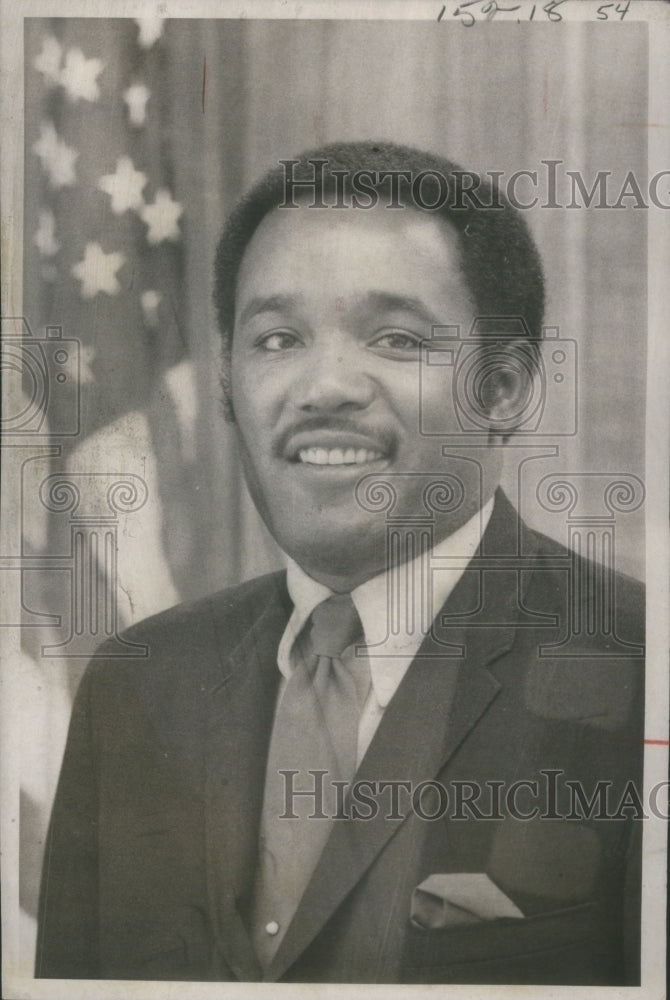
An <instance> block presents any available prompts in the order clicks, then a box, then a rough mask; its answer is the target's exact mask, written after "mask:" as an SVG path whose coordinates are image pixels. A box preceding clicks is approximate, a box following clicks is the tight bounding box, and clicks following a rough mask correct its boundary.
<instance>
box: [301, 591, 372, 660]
mask: <svg viewBox="0 0 670 1000" xmlns="http://www.w3.org/2000/svg"><path fill="white" fill-rule="evenodd" d="M311 623H312V627H311V630H310V641H311V645H312V652H313V653H316V655H317V656H330V657H340V656H342V653H343V652H344V650H345V649H346V648H347V646H350V645H351V644H352V643H353V642H355V640H356V639H359V638H360V639H362V638H363V626H362V625H361V620H360V618H359V617H358V612H357V611H356V607H355V605H354V602H353V601H352V599H351V594H334V595H333V596H332V597H328V598H327V599H326V600H325V601H322V602H321V604H319V605H317V607H316V608H314V611H313V612H312V616H311Z"/></svg>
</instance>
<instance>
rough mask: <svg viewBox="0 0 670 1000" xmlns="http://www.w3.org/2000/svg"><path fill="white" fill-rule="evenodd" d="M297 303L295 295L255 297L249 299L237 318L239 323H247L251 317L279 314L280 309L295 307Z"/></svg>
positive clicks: (297, 297)
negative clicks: (260, 314)
mask: <svg viewBox="0 0 670 1000" xmlns="http://www.w3.org/2000/svg"><path fill="white" fill-rule="evenodd" d="M298 301H299V296H297V295H267V296H264V295H256V296H254V298H253V299H250V300H249V301H248V302H247V304H246V306H245V307H244V309H243V310H242V312H241V313H240V316H239V322H240V323H242V324H244V323H247V322H248V321H249V320H250V319H251V318H252V317H253V316H257V315H258V314H259V313H265V312H280V311H281V310H282V309H290V308H292V307H295V305H296V304H297V303H298Z"/></svg>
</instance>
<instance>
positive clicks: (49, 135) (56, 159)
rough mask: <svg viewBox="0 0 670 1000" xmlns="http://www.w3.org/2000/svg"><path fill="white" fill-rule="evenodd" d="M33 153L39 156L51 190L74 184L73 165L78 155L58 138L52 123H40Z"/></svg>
mask: <svg viewBox="0 0 670 1000" xmlns="http://www.w3.org/2000/svg"><path fill="white" fill-rule="evenodd" d="M33 151H34V152H35V153H37V155H38V156H39V158H40V162H41V164H42V168H43V169H44V171H45V172H46V173H47V174H48V175H49V181H50V183H51V186H52V187H53V188H61V187H68V186H69V185H70V184H74V182H75V180H76V174H75V172H74V164H75V160H76V159H77V157H78V156H79V153H78V152H77V151H76V149H71V148H70V146H68V145H67V144H66V143H64V142H63V140H62V139H60V138H59V136H58V133H57V132H56V128H55V126H54V123H53V122H41V123H40V137H39V139H38V140H37V142H36V143H35V144H34V146H33Z"/></svg>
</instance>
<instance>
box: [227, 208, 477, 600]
mask: <svg viewBox="0 0 670 1000" xmlns="http://www.w3.org/2000/svg"><path fill="white" fill-rule="evenodd" d="M474 315H475V307H474V304H473V302H472V300H471V296H470V294H469V292H468V290H467V287H466V284H465V281H464V278H463V276H462V274H461V270H460V248H459V245H458V238H457V235H456V233H455V232H454V231H452V229H451V227H449V226H448V225H447V224H446V223H444V222H443V221H440V220H439V219H437V218H435V217H433V216H430V215H428V214H426V213H421V212H418V211H417V210H414V209H404V210H397V211H391V210H388V209H385V208H383V207H378V208H375V209H372V210H369V211H363V210H354V209H348V210H343V211H342V212H335V211H333V210H332V209H313V208H308V207H307V206H304V205H301V206H300V207H299V208H297V209H275V210H274V211H273V212H271V213H269V214H268V215H267V216H266V217H265V219H264V220H263V221H262V223H261V225H260V226H259V227H258V229H257V231H256V232H255V234H254V236H253V238H252V240H251V241H250V243H249V246H248V247H247V250H246V252H245V254H244V257H243V260H242V264H241V267H240V271H239V275H238V281H237V296H236V312H235V328H234V335H233V346H232V401H233V409H234V412H235V417H236V420H237V426H238V431H239V438H240V444H241V453H242V458H243V463H244V469H245V475H246V479H247V483H248V485H249V489H250V492H251V494H252V496H253V499H254V501H255V503H256V505H257V507H258V509H259V511H260V513H261V515H262V517H263V519H264V520H265V522H266V524H267V526H268V528H269V530H270V531H271V533H272V534H273V536H274V537H275V538H276V540H277V541H278V543H279V545H280V546H281V547H282V548H283V549H284V551H285V552H287V553H288V554H289V555H290V556H292V557H293V558H294V559H295V560H296V562H298V563H299V564H300V565H301V566H302V567H303V568H304V569H305V570H306V571H307V572H308V573H310V574H311V575H312V576H314V577H315V578H317V579H319V580H321V581H322V582H324V583H327V584H330V585H331V586H333V587H334V589H349V588H350V587H351V586H355V585H357V584H358V583H360V582H362V581H363V580H364V579H367V578H368V577H370V576H372V575H374V574H376V573H378V572H380V571H382V570H383V569H384V568H385V558H386V553H385V538H386V514H385V513H384V512H382V513H374V512H371V511H370V510H364V509H363V507H362V506H361V504H360V503H359V502H358V500H357V499H356V497H355V495H354V490H355V487H356V484H357V482H358V481H359V480H361V478H362V477H363V476H367V475H370V474H371V473H374V474H376V476H378V477H379V478H380V479H382V478H383V479H386V480H388V481H389V482H390V483H391V484H392V487H393V489H394V490H395V491H396V493H397V494H398V501H397V503H396V505H395V508H394V511H395V513H396V514H399V513H415V514H416V513H424V514H425V512H426V508H425V507H424V506H423V503H422V493H423V490H424V489H425V487H426V485H427V483H428V482H429V480H426V479H422V478H421V477H418V476H416V475H407V474H408V473H428V474H436V478H439V473H440V472H442V473H452V474H454V475H456V476H458V477H459V478H460V480H461V481H462V482H463V485H464V489H465V500H464V502H463V503H462V504H461V506H460V507H459V508H458V510H457V511H455V512H451V513H445V514H444V515H442V516H439V515H438V518H437V521H436V525H435V539H436V540H437V539H438V538H440V537H444V536H446V535H447V534H449V533H451V531H453V530H454V529H455V528H456V527H458V526H460V524H462V523H464V522H465V521H466V520H467V519H468V518H469V517H470V516H472V514H473V513H474V512H475V511H476V510H477V509H478V508H479V507H480V505H481V503H482V501H483V499H484V498H483V497H482V494H481V490H480V486H479V481H480V477H479V469H478V468H477V466H476V463H473V462H461V463H459V462H457V461H454V460H453V459H449V458H444V457H443V456H442V454H441V445H442V443H443V442H442V441H441V439H440V438H439V437H427V436H425V435H423V434H422V433H421V431H420V419H419V417H420V409H423V413H424V419H425V420H426V421H427V422H428V423H430V424H432V425H435V424H436V423H438V425H439V426H440V427H444V429H445V432H452V433H457V432H458V429H459V428H458V423H457V420H456V416H455V413H454V410H453V404H452V403H451V378H452V372H453V369H452V368H451V367H442V366H435V367H433V366H426V365H425V364H424V363H423V362H422V357H421V350H420V346H419V345H420V344H421V342H422V341H425V340H427V339H428V338H430V336H431V327H432V326H433V325H435V324H440V325H444V324H459V325H460V326H461V330H462V331H464V332H467V330H469V328H470V325H471V323H472V320H473V317H474ZM422 364H423V368H424V372H423V374H424V378H423V379H422V382H421V399H420V393H419V386H420V368H421V366H422ZM483 451H484V452H486V449H483ZM477 458H478V461H479V462H482V461H483V462H486V461H487V460H489V459H488V458H487V455H485V454H482V452H481V451H480V452H479V453H478V455H477Z"/></svg>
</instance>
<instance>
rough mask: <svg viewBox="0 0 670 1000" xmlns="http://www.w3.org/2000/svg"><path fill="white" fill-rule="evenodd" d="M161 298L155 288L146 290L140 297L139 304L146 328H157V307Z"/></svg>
mask: <svg viewBox="0 0 670 1000" xmlns="http://www.w3.org/2000/svg"><path fill="white" fill-rule="evenodd" d="M162 298H163V296H162V295H161V293H160V292H157V291H156V289H155V288H148V289H147V290H146V291H145V292H142V294H141V295H140V304H141V306H142V312H143V313H144V322H145V323H146V324H147V326H158V306H159V305H160V301H161V299H162Z"/></svg>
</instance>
